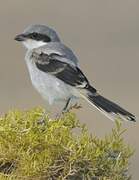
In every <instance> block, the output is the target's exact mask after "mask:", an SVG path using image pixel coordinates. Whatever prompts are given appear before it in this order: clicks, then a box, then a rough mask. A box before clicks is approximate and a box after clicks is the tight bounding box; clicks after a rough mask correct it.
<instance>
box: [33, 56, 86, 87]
mask: <svg viewBox="0 0 139 180" xmlns="http://www.w3.org/2000/svg"><path fill="white" fill-rule="evenodd" d="M35 54H36V53H35ZM34 57H35V64H36V66H37V68H38V69H39V70H41V71H43V72H46V73H50V74H52V75H54V76H55V77H57V78H59V79H60V80H62V81H64V82H65V83H67V84H69V85H71V86H76V87H78V88H85V87H87V86H88V85H89V82H88V80H87V78H86V77H85V76H84V74H83V73H82V71H81V70H80V69H79V68H78V67H74V66H72V65H70V64H68V63H66V62H62V61H60V60H58V58H60V57H61V58H62V57H63V56H61V55H59V54H54V53H53V54H50V55H48V54H44V53H41V54H39V55H38V54H37V55H35V56H34Z"/></svg>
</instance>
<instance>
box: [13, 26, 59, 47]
mask: <svg viewBox="0 0 139 180" xmlns="http://www.w3.org/2000/svg"><path fill="white" fill-rule="evenodd" d="M15 40H16V41H21V42H22V43H23V44H24V46H25V47H26V48H27V49H34V48H38V47H40V46H43V45H46V44H47V43H50V42H60V39H59V37H58V35H57V33H56V32H55V31H54V30H53V29H51V28H49V27H48V26H45V25H39V24H36V25H31V26H29V27H27V29H25V30H24V32H23V33H21V34H19V35H17V36H16V37H15Z"/></svg>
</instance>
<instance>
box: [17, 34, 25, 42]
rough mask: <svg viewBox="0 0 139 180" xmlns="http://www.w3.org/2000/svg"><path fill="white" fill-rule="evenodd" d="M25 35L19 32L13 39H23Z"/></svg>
mask: <svg viewBox="0 0 139 180" xmlns="http://www.w3.org/2000/svg"><path fill="white" fill-rule="evenodd" d="M25 39H26V36H25V35H24V34H19V35H17V36H15V38H14V40H16V41H25Z"/></svg>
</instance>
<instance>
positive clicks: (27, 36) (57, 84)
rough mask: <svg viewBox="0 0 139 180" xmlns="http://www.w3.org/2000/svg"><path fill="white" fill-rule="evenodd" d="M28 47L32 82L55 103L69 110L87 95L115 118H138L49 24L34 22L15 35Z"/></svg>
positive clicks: (89, 100)
mask: <svg viewBox="0 0 139 180" xmlns="http://www.w3.org/2000/svg"><path fill="white" fill-rule="evenodd" d="M15 40H16V41H20V42H22V43H23V45H24V46H25V47H26V48H27V52H26V55H25V61H26V64H27V67H28V71H29V74H30V78H31V82H32V84H33V86H34V87H35V89H36V90H37V91H38V92H39V93H40V95H41V96H42V97H43V98H44V100H46V101H47V102H48V103H49V104H50V105H51V106H53V104H54V103H57V104H58V103H60V102H63V103H64V107H63V109H62V113H65V112H67V111H68V110H69V109H70V108H71V107H72V106H73V103H75V102H76V100H79V99H80V98H81V99H84V100H86V101H87V102H88V103H89V104H91V105H92V106H94V107H95V108H97V109H98V110H99V111H100V112H101V113H103V114H104V115H105V116H106V117H108V118H109V119H111V120H116V119H121V120H128V121H134V122H135V121H136V116H135V115H133V114H131V113H130V112H128V111H127V110H125V109H124V108H122V107H121V106H119V105H118V104H116V103H114V102H112V101H111V100H109V99H107V98H105V97H103V96H102V95H101V94H100V93H99V92H98V91H97V89H96V88H94V87H93V86H92V85H91V84H90V82H89V80H88V79H87V77H86V76H85V75H84V73H83V72H82V70H81V68H80V67H79V61H78V58H77V57H76V55H75V54H74V53H73V51H72V50H71V49H70V48H69V47H67V46H66V45H65V44H63V43H62V42H61V40H60V38H59V36H58V34H57V32H56V31H55V30H54V29H52V28H50V27H48V26H46V25H40V24H35V25H30V26H28V27H27V28H26V29H25V30H24V31H23V33H21V34H18V35H17V36H16V37H15Z"/></svg>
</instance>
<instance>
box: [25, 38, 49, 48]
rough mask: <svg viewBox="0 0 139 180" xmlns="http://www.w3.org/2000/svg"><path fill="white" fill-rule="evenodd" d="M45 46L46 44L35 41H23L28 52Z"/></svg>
mask: <svg viewBox="0 0 139 180" xmlns="http://www.w3.org/2000/svg"><path fill="white" fill-rule="evenodd" d="M46 44H47V43H46V42H43V41H35V40H32V39H27V40H26V41H23V45H24V46H25V47H26V48H27V49H29V50H31V49H34V48H38V47H40V46H43V45H46Z"/></svg>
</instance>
